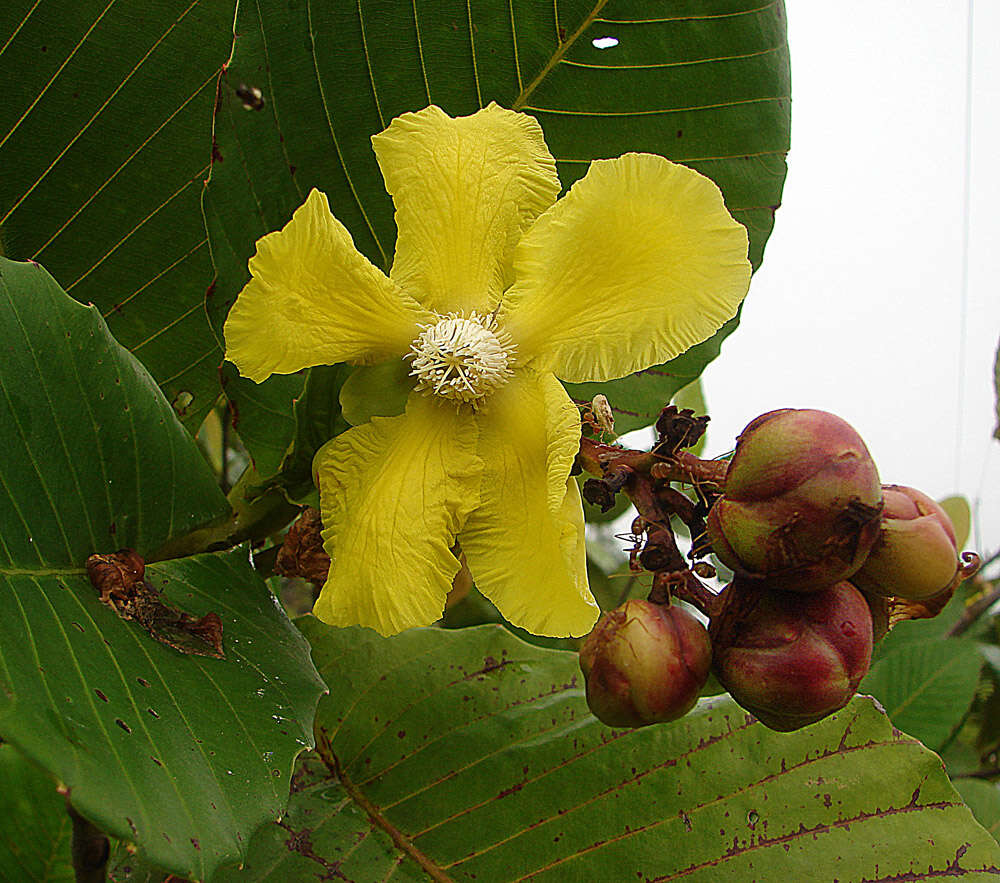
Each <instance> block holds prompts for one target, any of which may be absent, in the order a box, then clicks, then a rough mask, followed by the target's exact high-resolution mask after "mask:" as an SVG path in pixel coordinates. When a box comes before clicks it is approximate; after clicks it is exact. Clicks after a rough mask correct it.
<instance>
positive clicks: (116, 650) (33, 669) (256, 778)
mask: <svg viewBox="0 0 1000 883" xmlns="http://www.w3.org/2000/svg"><path fill="white" fill-rule="evenodd" d="M0 351H2V352H3V353H4V358H3V360H0V390H2V392H0V449H2V450H3V452H4V457H3V460H2V461H0V524H3V525H4V529H3V533H2V536H0V736H2V738H4V739H6V740H8V741H9V742H11V743H13V744H14V745H16V746H17V747H18V748H19V749H20V750H22V751H23V752H24V753H25V754H26V755H27V756H28V757H30V758H31V759H32V760H34V761H36V762H37V763H39V764H40V765H41V766H43V767H44V768H45V769H47V770H48V771H49V772H51V773H52V774H53V775H55V776H56V777H58V778H59V779H60V780H61V781H62V782H63V783H65V784H66V785H67V786H68V787H69V788H70V789H71V792H72V800H73V805H74V806H75V807H76V809H77V810H78V811H79V812H80V813H81V814H82V815H84V816H86V817H87V818H88V819H90V820H91V821H92V822H94V823H95V824H96V825H98V826H99V827H101V828H102V829H103V830H106V831H108V832H109V833H111V834H113V835H115V836H117V837H120V838H125V839H128V840H132V841H134V842H136V843H137V844H138V845H139V846H140V849H141V850H142V851H143V852H144V853H145V854H146V855H147V856H148V857H149V858H150V859H151V860H153V861H155V862H156V863H157V864H160V865H163V866H164V867H167V868H170V869H172V870H175V871H177V872H179V873H184V874H196V875H198V876H205V875H206V874H207V873H209V872H210V871H211V870H212V868H214V867H215V866H216V865H217V864H218V863H220V862H222V861H224V860H232V859H234V858H237V857H239V856H240V855H242V853H243V851H244V850H245V848H246V844H247V843H248V842H249V839H250V835H251V833H252V832H253V830H254V828H255V827H256V826H257V825H259V824H260V823H262V822H263V821H265V820H268V819H273V818H274V817H275V816H276V815H277V814H279V813H280V812H281V811H282V809H283V808H284V804H285V801H286V800H287V792H288V780H289V776H290V774H291V767H292V761H293V760H294V758H295V756H296V755H297V754H298V753H299V752H300V751H301V750H302V748H303V746H305V745H307V744H309V743H311V739H312V736H311V732H312V730H311V722H312V716H313V709H314V707H315V703H316V700H317V697H318V696H319V694H320V692H321V691H322V689H323V685H322V682H321V681H320V680H319V678H318V676H317V675H316V673H315V670H314V669H313V668H312V666H311V663H310V662H309V649H308V647H307V646H306V645H305V643H304V641H303V640H302V639H301V637H300V636H299V635H298V633H297V632H296V631H295V630H294V629H293V627H292V626H291V624H290V623H289V622H288V620H287V619H286V617H285V616H284V613H283V612H282V611H281V609H280V606H279V605H278V604H277V603H276V602H275V600H274V598H273V596H272V595H271V594H270V592H269V591H268V590H267V587H266V586H265V585H264V583H263V582H262V581H261V580H260V578H259V577H258V576H257V575H256V573H255V572H254V571H253V569H252V568H251V567H250V564H249V559H248V552H247V550H245V549H236V550H233V551H232V552H229V553H225V554H223V553H220V554H216V555H202V556H198V557H195V558H187V559H179V560H173V561H164V562H161V563H157V564H150V565H149V566H148V567H147V568H146V582H147V585H149V586H151V587H152V588H153V589H155V590H157V591H160V592H162V593H163V595H164V597H165V599H166V601H167V603H169V604H171V605H172V606H174V607H176V608H179V609H181V610H184V611H186V612H188V613H190V614H192V615H195V616H201V615H204V614H205V613H207V612H209V611H214V612H216V613H217V614H218V615H219V616H220V618H221V620H222V625H223V646H224V649H225V653H226V659H225V660H218V659H210V658H205V657H200V656H188V655H184V654H182V653H180V652H178V651H177V650H174V649H172V648H170V647H167V646H165V645H163V644H160V643H157V642H156V641H154V640H153V639H152V638H151V637H150V636H149V635H148V634H147V633H146V632H145V631H144V630H143V629H142V628H141V627H140V626H139V625H138V623H136V622H127V621H125V620H123V619H121V618H120V617H119V616H118V615H117V614H116V613H115V612H114V611H113V610H111V609H110V607H108V606H106V605H105V604H103V603H101V602H100V601H99V599H98V593H97V591H96V590H95V589H94V587H93V586H92V585H91V583H90V580H89V579H88V577H87V574H86V573H85V571H84V563H85V561H86V559H87V557H88V556H89V555H90V554H91V553H94V552H102V553H104V552H111V551H114V550H115V549H117V548H120V547H126V548H131V549H135V550H137V551H138V552H139V553H140V554H142V555H143V556H148V555H149V554H150V553H155V550H156V549H158V548H160V547H162V546H164V545H165V544H167V543H168V541H170V540H172V539H174V538H176V537H178V536H180V535H183V534H186V533H188V532H189V531H191V530H193V529H194V528H196V527H198V526H199V525H201V524H203V523H204V522H205V521H207V520H209V519H212V518H214V517H217V516H225V515H227V514H228V512H229V507H228V505H227V504H226V502H225V499H224V498H223V497H222V495H221V493H220V492H219V490H218V488H217V487H216V485H215V483H214V480H213V477H212V474H211V472H210V470H209V468H208V466H207V464H206V463H205V461H204V459H203V458H202V457H201V454H200V453H199V452H198V449H197V447H196V445H195V443H194V440H193V439H192V438H191V437H190V436H189V435H188V434H187V433H186V432H185V431H184V429H183V427H182V426H181V425H180V423H179V422H178V421H177V418H176V417H175V415H174V413H173V412H172V410H171V408H170V405H169V404H168V403H167V401H166V399H165V398H164V397H163V395H162V394H161V392H160V390H159V389H158V387H157V386H156V384H155V382H154V381H153V379H152V378H151V377H150V376H149V374H148V373H146V371H145V370H144V369H143V367H142V365H141V364H139V362H138V361H137V360H136V359H135V358H134V357H133V356H131V355H130V354H129V353H128V352H127V351H126V350H124V349H123V348H122V347H120V346H119V345H118V344H117V343H116V342H115V341H114V339H113V338H112V337H111V335H110V334H109V332H108V330H107V326H106V325H105V324H104V321H103V320H102V319H101V316H100V314H99V312H98V311H97V310H96V309H95V308H94V307H84V306H82V305H80V304H78V303H76V302H75V301H73V300H72V299H71V298H69V297H68V296H67V295H66V294H65V293H63V292H62V291H61V290H60V289H59V287H58V285H56V283H55V281H54V280H53V279H52V277H50V276H49V275H48V273H46V272H45V270H43V269H42V268H41V267H40V266H38V265H36V264H17V263H13V262H11V261H7V260H3V259H0Z"/></svg>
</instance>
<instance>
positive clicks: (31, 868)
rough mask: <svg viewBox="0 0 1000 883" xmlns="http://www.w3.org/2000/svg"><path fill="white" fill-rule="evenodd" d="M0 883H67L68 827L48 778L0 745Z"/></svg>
mask: <svg viewBox="0 0 1000 883" xmlns="http://www.w3.org/2000/svg"><path fill="white" fill-rule="evenodd" d="M0 782H3V787H2V788H0V880H10V881H15V880H21V881H24V883H28V881H32V883H33V881H44V883H63V881H65V883H72V881H73V880H74V879H75V876H74V874H73V866H72V864H71V860H70V852H69V849H70V839H71V836H72V829H73V825H72V822H70V818H69V814H68V813H67V812H66V801H65V799H64V798H63V797H62V796H61V795H60V794H57V793H56V783H55V782H54V781H53V780H52V777H51V776H49V775H47V774H46V773H45V772H44V771H43V770H41V769H39V768H38V767H37V766H35V765H34V764H33V763H31V761H29V760H28V759H27V758H26V757H25V756H24V755H23V754H21V752H20V751H18V750H17V749H16V748H14V746H13V745H3V744H0Z"/></svg>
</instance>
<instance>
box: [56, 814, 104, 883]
mask: <svg viewBox="0 0 1000 883" xmlns="http://www.w3.org/2000/svg"><path fill="white" fill-rule="evenodd" d="M66 812H68V813H69V817H70V819H72V821H73V839H72V846H71V848H70V851H71V855H72V857H73V871H74V873H75V874H76V883H104V880H105V879H106V878H107V869H108V857H109V856H110V855H111V844H110V842H109V841H108V838H107V836H106V835H105V834H104V832H103V831H101V830H100V829H99V828H98V827H96V826H95V825H93V824H91V823H90V822H88V821H87V820H86V819H85V818H84V817H83V816H81V815H80V814H79V813H78V812H77V811H76V810H75V809H73V805H72V804H71V803H70V802H69V800H68V799H67V801H66Z"/></svg>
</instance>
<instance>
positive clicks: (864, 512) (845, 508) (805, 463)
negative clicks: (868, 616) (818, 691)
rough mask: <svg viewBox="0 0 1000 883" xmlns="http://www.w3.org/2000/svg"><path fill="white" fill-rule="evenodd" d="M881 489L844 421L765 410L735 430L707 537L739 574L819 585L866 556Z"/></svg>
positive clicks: (777, 584) (804, 587) (802, 587)
mask: <svg viewBox="0 0 1000 883" xmlns="http://www.w3.org/2000/svg"><path fill="white" fill-rule="evenodd" d="M881 498H882V489H881V486H880V485H879V478H878V470H877V469H876V468H875V464H874V462H873V461H872V458H871V456H870V455H869V453H868V449H867V448H866V447H865V443H864V442H863V441H862V440H861V437H860V436H859V435H858V434H857V433H856V432H855V431H854V429H852V428H851V426H850V425H849V424H847V423H846V422H844V421H843V420H841V419H840V418H839V417H836V416H834V415H833V414H828V413H826V412H825V411H812V410H792V409H785V410H781V411H771V412H769V413H767V414H763V415H762V416H760V417H758V418H757V419H756V420H754V421H752V422H751V423H750V424H749V425H748V426H747V427H746V429H744V430H743V432H742V433H741V434H740V437H739V439H737V444H736V453H735V455H734V456H733V459H732V462H731V463H730V464H729V469H728V471H727V473H726V483H725V493H724V494H723V495H722V496H721V497H720V498H719V499H718V500H717V501H716V502H715V503H714V504H713V506H712V509H711V511H710V512H709V516H708V522H707V527H708V536H709V539H710V540H711V543H712V549H713V550H714V551H715V553H716V555H718V556H719V559H720V560H721V561H722V562H723V563H724V564H726V565H727V566H728V567H730V568H731V569H732V570H734V571H735V572H736V573H737V574H739V573H743V574H754V575H760V576H765V577H766V578H767V582H768V585H769V586H770V587H772V588H776V589H785V590H787V591H799V592H811V591H817V590H819V589H823V588H826V587H828V586H831V585H833V584H834V583H836V582H839V581H840V580H843V579H846V578H847V577H849V576H850V575H851V574H852V573H854V572H855V571H856V570H857V569H858V568H859V567H861V565H862V564H863V563H864V560H865V557H866V556H867V554H868V550H869V549H870V548H871V546H872V543H874V542H875V537H876V536H877V534H878V516H879V512H880V509H881Z"/></svg>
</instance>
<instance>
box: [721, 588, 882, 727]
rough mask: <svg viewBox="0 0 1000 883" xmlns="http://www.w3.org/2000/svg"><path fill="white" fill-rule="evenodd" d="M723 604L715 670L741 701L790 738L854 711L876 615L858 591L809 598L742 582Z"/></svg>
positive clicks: (826, 592) (816, 594) (868, 658)
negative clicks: (841, 711)
mask: <svg viewBox="0 0 1000 883" xmlns="http://www.w3.org/2000/svg"><path fill="white" fill-rule="evenodd" d="M723 597H724V598H725V604H724V607H723V610H722V612H721V614H720V615H719V616H717V617H715V618H713V620H712V624H711V626H710V634H711V635H712V649H713V657H714V661H713V668H714V670H715V673H716V676H717V677H718V679H719V681H720V682H721V683H722V685H723V686H724V687H725V688H726V689H727V690H728V691H729V692H730V694H731V695H732V697H733V699H735V700H736V702H738V703H739V704H740V705H741V706H742V707H743V708H745V709H746V710H747V711H749V712H750V713H751V714H753V715H754V716H755V717H756V718H757V719H758V720H759V721H760V722H761V723H762V724H764V725H765V726H767V727H770V728H771V729H772V730H780V731H783V732H785V731H789V730H797V729H799V728H800V727H804V726H806V725H807V724H811V723H814V722H815V721H818V720H820V719H821V718H824V717H826V716H827V715H828V714H831V713H833V712H834V711H837V709H839V708H842V707H843V706H844V705H846V704H847V702H848V700H849V699H850V698H851V697H852V696H853V695H854V691H855V690H856V689H857V686H858V684H859V683H860V682H861V679H862V678H863V677H864V676H865V674H866V672H867V671H868V666H869V664H870V663H871V654H872V618H871V614H870V612H869V610H868V604H867V603H866V602H865V599H864V597H863V596H862V595H861V593H860V592H859V591H858V590H857V589H856V588H854V586H852V585H851V584H850V583H847V582H842V583H838V584H837V585H835V586H833V587H832V588H829V589H822V590H820V591H817V592H809V593H804V594H803V593H799V592H782V591H777V590H774V589H769V588H766V587H763V586H760V585H757V584H744V583H740V582H739V581H736V582H734V583H733V584H732V585H731V586H729V587H728V588H727V589H726V590H725V591H724V593H723Z"/></svg>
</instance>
